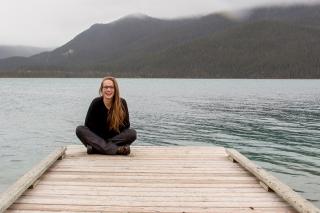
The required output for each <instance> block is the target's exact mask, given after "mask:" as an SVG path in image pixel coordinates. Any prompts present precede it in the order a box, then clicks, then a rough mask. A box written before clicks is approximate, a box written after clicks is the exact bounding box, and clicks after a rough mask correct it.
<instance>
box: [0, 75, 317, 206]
mask: <svg viewBox="0 0 320 213" xmlns="http://www.w3.org/2000/svg"><path fill="white" fill-rule="evenodd" d="M99 84H100V79H0V108H1V111H0V125H1V126H0V127H1V128H0V144H1V149H0V162H1V163H0V171H1V173H0V192H1V191H4V190H5V189H6V188H7V187H8V186H9V185H10V184H12V183H13V182H14V181H15V180H16V179H17V178H18V177H20V176H21V175H22V174H24V173H25V172H26V171H28V170H29V169H30V168H31V167H32V166H33V165H34V164H36V163H37V162H39V161H40V160H41V159H42V158H44V157H45V156H46V155H47V154H48V153H50V152H51V151H52V150H54V149H55V148H56V147H59V146H61V145H68V144H80V142H79V141H78V139H77V138H76V136H75V134H74V129H75V127H76V126H77V125H79V124H83V122H84V119H85V115H86V112H87V109H88V106H89V104H90V102H91V100H92V99H93V98H94V97H96V96H98V87H99ZM119 84H120V88H121V95H122V97H124V98H126V100H127V102H128V105H129V111H130V118H131V125H132V127H133V128H135V129H136V130H137V132H138V139H137V141H136V142H135V144H136V145H163V146H169V145H179V146H184V145H194V146H198V145H199V146H203V145H207V146H224V147H231V148H235V149H237V150H239V151H240V152H241V153H243V154H244V155H246V156H247V157H248V158H250V159H251V160H253V161H255V162H256V163H257V164H258V165H260V166H263V167H264V168H265V169H266V170H268V171H270V172H271V173H272V174H273V175H275V176H276V177H278V178H279V179H281V180H282V181H283V182H285V183H287V184H288V185H289V186H291V187H292V188H293V189H294V190H295V191H297V192H299V193H301V194H302V196H304V197H305V198H307V199H308V200H310V201H312V202H313V203H314V204H315V205H317V206H318V207H320V201H319V200H320V157H319V156H320V80H216V79H214V80H213V79H211V80H209V79H196V80H191V79H119Z"/></svg>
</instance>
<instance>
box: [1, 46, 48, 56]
mask: <svg viewBox="0 0 320 213" xmlns="http://www.w3.org/2000/svg"><path fill="white" fill-rule="evenodd" d="M52 49H53V48H41V47H31V46H21V45H20V46H11V45H0V59H3V58H9V57H13V56H22V57H30V56H32V55H35V54H38V53H41V52H44V51H50V50H52Z"/></svg>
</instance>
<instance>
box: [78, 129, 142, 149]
mask: <svg viewBox="0 0 320 213" xmlns="http://www.w3.org/2000/svg"><path fill="white" fill-rule="evenodd" d="M76 135H77V136H78V138H79V139H80V141H81V142H82V143H83V145H85V146H86V147H87V145H90V146H92V148H93V149H94V150H95V152H96V153H99V154H105V155H115V154H116V153H117V149H118V147H119V146H124V145H130V144H132V142H133V141H135V140H136V138H137V132H136V130H134V129H130V128H129V129H125V130H123V131H122V132H120V133H119V134H118V135H116V136H114V137H112V138H109V139H108V140H107V141H106V140H104V139H103V138H101V137H99V136H98V135H96V134H95V133H94V132H92V131H91V130H90V129H89V128H88V127H86V126H78V127H77V128H76Z"/></svg>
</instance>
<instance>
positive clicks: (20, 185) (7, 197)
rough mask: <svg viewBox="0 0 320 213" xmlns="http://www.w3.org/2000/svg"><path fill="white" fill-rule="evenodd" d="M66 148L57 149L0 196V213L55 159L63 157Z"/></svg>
mask: <svg viewBox="0 0 320 213" xmlns="http://www.w3.org/2000/svg"><path fill="white" fill-rule="evenodd" d="M65 150H66V147H62V148H59V149H57V150H56V151H54V152H52V153H51V154H50V155H48V157H47V158H45V159H44V160H42V161H41V162H40V163H39V164H37V165H36V166H34V167H33V168H32V169H31V170H30V171H29V172H27V173H26V174H25V175H23V176H22V177H21V178H20V179H19V180H17V181H16V182H15V183H14V184H13V185H12V186H10V187H9V188H8V189H7V190H6V191H5V192H3V193H2V194H1V196H0V212H3V211H5V210H6V209H7V208H8V207H9V206H10V205H11V204H12V203H14V201H15V200H16V199H17V198H18V197H19V196H20V195H21V194H22V193H23V192H24V191H25V190H26V189H28V188H29V187H30V186H31V185H32V184H33V183H34V182H35V181H37V180H38V178H39V177H40V176H41V175H42V174H43V173H44V172H45V171H46V170H47V169H48V168H49V167H50V166H52V164H54V162H56V160H57V159H59V158H60V157H61V156H63V155H64V153H65Z"/></svg>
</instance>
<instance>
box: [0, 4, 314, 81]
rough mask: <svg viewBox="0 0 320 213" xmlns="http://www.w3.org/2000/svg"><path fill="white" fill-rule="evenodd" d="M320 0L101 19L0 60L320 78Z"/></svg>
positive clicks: (73, 70) (124, 73) (52, 71)
mask: <svg viewBox="0 0 320 213" xmlns="http://www.w3.org/2000/svg"><path fill="white" fill-rule="evenodd" d="M319 55H320V5H313V6H303V5H297V6H291V7H267V8H258V9H254V10H252V11H250V12H248V14H247V15H246V16H244V17H242V18H239V19H237V18H235V16H234V15H233V14H230V13H217V14H210V15H206V16H203V17H197V18H184V19H174V20H162V19H157V18H152V17H149V16H145V15H142V14H139V15H136V14H135V15H130V16H126V17H123V18H121V19H119V20H117V21H115V22H112V23H108V24H94V25H92V26H91V27H90V28H89V29H87V30H85V31H83V32H81V33H80V34H78V35H77V36H76V37H75V38H73V39H72V40H70V41H69V42H68V43H66V44H65V45H63V46H61V47H59V48H56V49H55V50H53V51H50V52H44V53H40V54H37V55H33V56H31V57H11V58H7V59H1V60H0V76H2V77H24V76H25V77H101V76H105V75H109V74H111V75H114V76H117V77H175V78H319V77H320V59H319Z"/></svg>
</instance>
